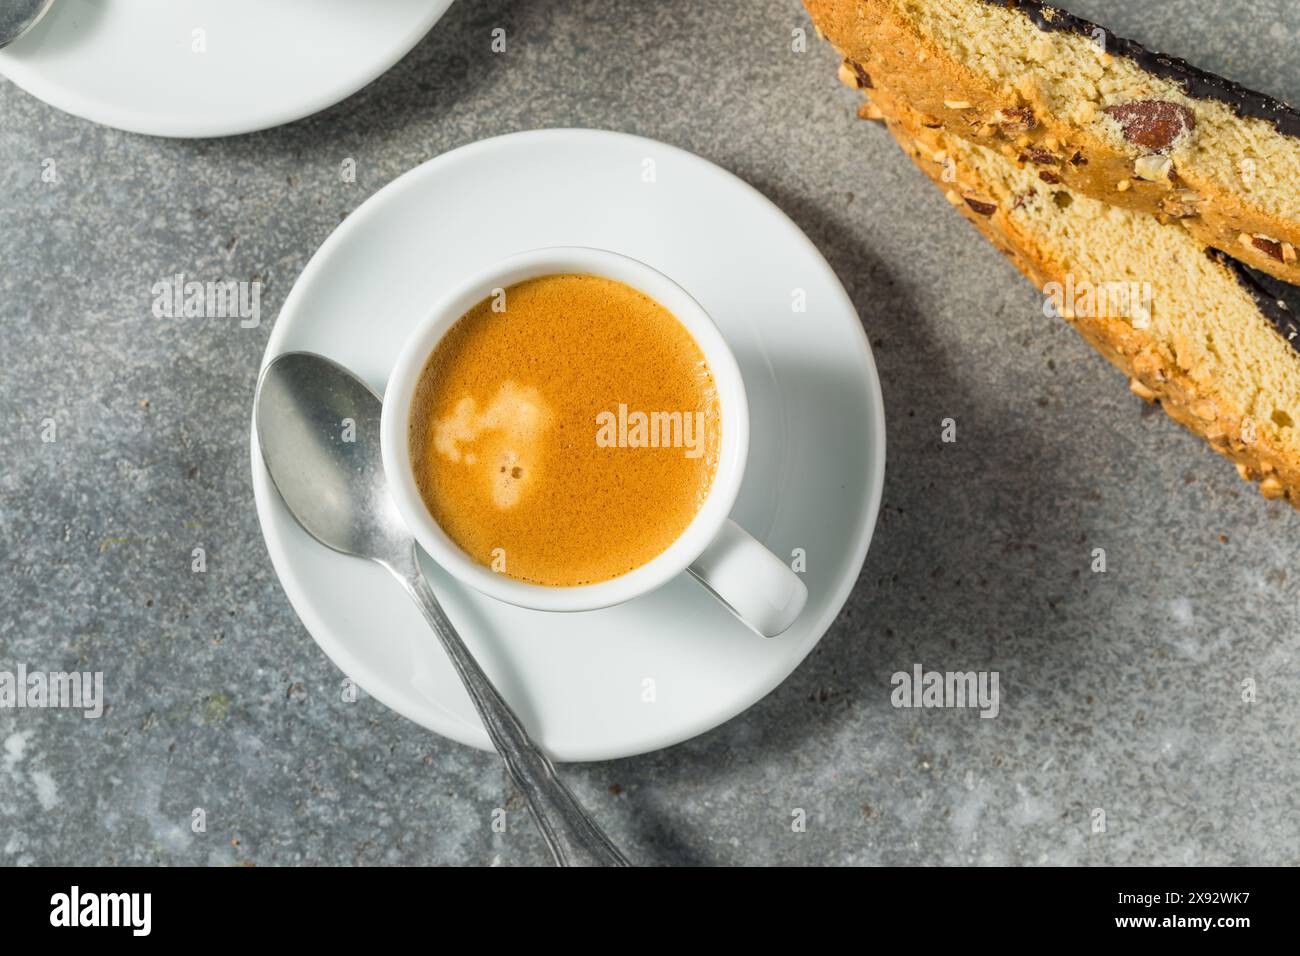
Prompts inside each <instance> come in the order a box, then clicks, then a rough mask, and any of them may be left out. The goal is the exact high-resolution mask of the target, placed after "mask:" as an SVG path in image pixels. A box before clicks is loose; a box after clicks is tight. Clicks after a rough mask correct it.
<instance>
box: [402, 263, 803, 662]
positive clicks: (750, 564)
mask: <svg viewBox="0 0 1300 956" xmlns="http://www.w3.org/2000/svg"><path fill="white" fill-rule="evenodd" d="M556 274H568V275H595V276H603V277H605V278H607V279H615V280H617V281H619V282H623V283H625V284H627V285H629V286H631V287H632V288H634V289H638V290H640V291H641V292H643V293H645V294H646V295H648V296H650V297H651V298H652V299H654V300H655V301H657V302H659V303H660V304H661V305H663V306H664V307H665V308H666V309H668V311H670V312H671V313H672V314H673V315H674V316H676V317H677V320H678V321H679V322H681V324H682V325H683V326H685V327H686V329H687V331H689V332H690V333H691V335H692V336H693V337H694V339H695V341H696V343H698V345H699V346H700V350H701V351H702V352H703V353H704V358H705V360H706V361H707V362H708V364H709V368H710V369H711V370H712V372H713V378H714V382H715V384H716V386H717V389H718V404H719V407H720V408H721V413H722V449H721V454H720V456H719V460H718V466H717V471H716V473H715V474H714V476H713V484H712V486H711V487H710V489H709V493H708V497H706V498H705V500H704V503H703V504H702V505H701V506H700V509H699V511H697V512H696V514H695V518H694V519H693V520H692V521H691V523H690V524H689V525H687V527H686V530H685V531H683V532H682V534H681V535H680V536H679V537H678V538H677V540H676V541H674V542H673V543H672V544H671V545H669V546H668V548H667V549H666V550H664V551H663V552H662V553H660V554H659V555H658V556H657V557H655V558H653V559H651V560H650V561H648V562H646V563H645V564H643V565H641V566H640V567H638V568H635V569H633V570H632V571H629V572H627V573H626V574H623V575H620V576H619V577H616V578H612V579H610V580H608V581H601V582H600V583H598V584H585V585H579V586H575V587H547V586H543V585H538V584H531V583H528V582H526V581H520V580H518V579H515V578H510V577H507V576H506V575H504V574H500V573H497V572H495V571H492V570H491V569H490V568H487V567H485V566H484V565H482V564H480V563H478V562H477V561H475V560H474V559H473V558H471V557H470V556H469V555H468V554H466V553H465V552H464V551H462V550H461V549H460V547H459V546H458V545H457V544H456V543H455V542H453V541H452V540H451V538H450V537H448V536H447V534H446V532H444V531H443V530H442V528H441V527H440V526H439V525H438V523H437V521H435V520H434V518H433V516H432V515H431V514H430V513H429V509H428V507H427V506H426V505H425V503H424V499H423V498H422V497H421V496H420V491H419V488H418V487H417V485H416V481H415V470H414V468H413V465H412V462H411V448H410V437H409V435H410V421H411V403H412V401H413V399H414V396H415V391H416V386H417V384H418V383H419V381H420V376H421V374H422V372H423V371H424V367H425V365H426V363H427V362H428V360H429V356H430V355H432V353H433V350H434V348H435V347H436V346H437V344H438V343H439V341H441V340H442V337H443V336H444V335H445V334H446V333H447V331H448V330H449V329H451V327H452V326H453V325H455V323H456V321H457V320H458V319H460V317H461V316H463V315H464V314H465V313H466V312H468V311H469V310H470V309H471V308H473V307H474V306H475V305H477V304H478V303H479V302H482V301H483V300H484V299H486V298H488V297H490V296H491V295H493V293H494V290H497V289H504V288H506V287H508V286H511V285H514V284H515V283H517V282H523V281H524V280H526V279H534V278H538V277H541V276H547V275H556ZM595 427H596V423H595V422H593V423H592V429H593V436H594V433H595ZM381 431H382V434H381V444H382V449H383V458H384V471H385V473H386V475H387V479H388V487H389V489H390V491H391V493H392V497H393V500H394V501H395V503H396V504H397V509H398V511H399V512H400V513H401V515H402V518H403V519H404V520H405V521H406V523H407V525H408V526H409V527H410V529H411V531H412V533H413V534H414V535H415V539H416V541H418V542H419V543H420V546H421V547H423V548H424V550H425V551H427V552H428V554H429V556H430V557H432V558H433V560H434V561H435V562H437V563H438V564H439V565H440V566H442V567H443V568H444V569H446V570H447V571H448V572H449V573H451V574H452V575H453V576H454V577H456V578H457V579H458V580H460V581H461V582H462V583H464V584H467V585H469V586H470V587H472V588H475V589H476V590H478V591H481V592H483V593H484V594H487V595H489V596H490V597H494V598H497V599H498V600H501V601H505V602H507V603H510V604H515V605H518V606H520V607H527V608H534V609H536V610H539V611H589V610H595V609H596V608H602V607H609V606H611V605H614V604H620V603H622V602H624V601H630V600H632V599H633V598H636V597H639V596H640V595H642V594H647V593H649V592H650V591H653V590H655V589H656V588H658V587H660V586H661V585H663V584H666V583H667V582H668V581H670V580H672V579H673V578H675V577H677V576H678V575H679V574H682V573H684V572H687V571H689V572H690V573H691V574H692V575H694V576H695V577H696V578H697V579H699V581H700V582H701V583H702V584H703V585H704V586H705V587H706V588H707V589H708V590H709V591H710V592H712V593H713V595H714V596H715V597H717V598H718V599H719V600H720V601H722V603H723V604H725V605H726V606H727V607H728V608H730V609H731V611H732V612H733V613H734V614H735V615H736V616H737V617H738V618H740V619H741V620H742V621H744V622H745V623H746V624H748V625H749V626H750V627H751V628H752V629H754V630H755V631H757V632H758V633H759V634H762V635H764V636H766V637H775V636H776V635H778V634H780V633H781V632H782V631H784V630H785V629H786V628H788V627H789V626H790V625H791V624H792V623H793V622H794V620H795V618H796V617H798V616H799V612H800V611H801V610H802V609H803V606H804V603H805V602H806V601H807V598H808V590H807V588H805V587H804V583H803V581H802V580H800V578H799V576H798V575H797V574H795V572H794V571H792V570H791V569H790V568H789V567H788V566H787V565H786V564H785V562H783V561H782V560H781V559H780V558H778V557H777V556H776V555H774V554H773V553H772V552H771V551H769V550H767V548H765V547H763V545H761V544H759V543H758V542H757V541H756V540H754V538H753V537H751V536H750V535H749V534H748V533H747V532H746V531H745V530H744V529H743V528H741V527H740V526H739V525H738V524H736V523H735V522H734V521H732V520H731V519H730V518H729V517H728V515H729V514H730V513H731V509H732V507H733V506H734V505H735V503H736V496H737V495H738V494H739V492H740V482H741V479H742V477H743V476H744V472H745V459H746V456H747V454H748V451H749V405H748V403H747V401H746V399H745V385H744V382H743V381H742V380H741V377H740V369H739V367H737V365H736V359H735V357H734V356H733V355H732V354H731V350H730V349H729V348H728V347H727V343H726V342H725V341H723V338H722V334H721V333H720V332H719V331H718V328H717V326H715V325H714V324H713V321H712V320H711V319H710V318H709V316H708V313H706V312H705V311H704V308H703V307H702V306H701V305H700V304H699V303H698V302H696V301H695V299H693V298H691V296H690V294H689V293H688V292H687V291H686V290H685V289H683V288H682V287H681V286H679V285H678V284H677V283H676V282H674V281H673V280H672V279H670V278H668V277H667V276H666V275H664V274H663V273H661V272H659V271H657V270H655V269H653V268H651V267H650V266H648V265H646V264H645V263H643V262H639V261H637V260H636V259H631V258H628V257H627V256H623V255H619V254H617V253H613V252H607V251H604V250H601V249H587V248H581V247H557V248H549V249H535V250H533V251H531V252H524V253H520V254H519V255H515V256H511V257H510V258H508V259H505V260H503V261H501V262H498V263H497V264H496V265H494V266H491V267H490V268H488V269H485V270H484V271H482V272H480V273H479V274H478V275H476V276H473V277H471V278H469V279H468V280H467V281H465V282H464V283H463V284H461V285H460V286H459V287H458V288H457V289H455V290H454V291H453V292H451V293H450V294H449V295H447V296H445V297H444V298H443V299H442V301H441V302H439V303H438V304H437V305H436V307H435V308H434V309H433V311H432V312H431V313H430V314H429V316H428V317H427V318H425V319H424V321H422V322H421V323H420V324H419V326H418V327H417V328H416V329H415V331H414V332H413V333H412V334H411V336H410V338H408V339H407V340H406V343H405V345H403V346H402V350H401V352H400V353H399V355H398V357H397V364H396V365H395V366H394V367H393V371H392V374H391V375H390V376H389V379H388V388H387V391H386V392H385V394H384V411H383V421H382V428H381ZM610 546H611V547H612V548H617V546H618V542H616V541H611V542H610Z"/></svg>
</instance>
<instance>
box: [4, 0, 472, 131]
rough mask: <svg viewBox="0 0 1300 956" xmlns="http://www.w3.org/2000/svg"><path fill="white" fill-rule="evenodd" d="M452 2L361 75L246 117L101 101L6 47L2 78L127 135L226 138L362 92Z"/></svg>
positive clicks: (432, 11)
mask: <svg viewBox="0 0 1300 956" xmlns="http://www.w3.org/2000/svg"><path fill="white" fill-rule="evenodd" d="M454 2H455V0H429V12H428V13H427V14H426V15H425V16H424V17H423V18H421V19H420V20H419V21H418V22H417V24H416V25H415V26H414V27H413V28H412V29H411V32H410V34H409V36H407V37H406V38H405V39H404V40H402V41H401V42H399V43H397V44H396V46H395V47H394V48H393V52H392V55H389V56H384V57H381V58H379V59H377V60H376V61H375V62H374V63H373V64H371V65H370V66H369V67H367V68H366V69H365V70H362V71H361V72H360V73H358V74H357V75H355V76H349V78H348V79H346V80H343V81H340V82H338V83H336V84H334V85H332V86H327V87H325V88H324V91H323V92H316V91H315V90H313V91H312V95H311V97H310V98H304V99H303V101H302V102H301V103H299V104H298V105H296V106H292V107H289V106H282V107H280V108H273V109H269V110H267V111H265V112H258V113H252V112H251V111H250V113H249V114H248V115H246V116H245V117H244V118H243V119H240V120H237V121H236V120H234V119H231V118H226V119H223V120H216V121H209V120H205V119H202V118H199V119H190V118H186V117H180V116H160V115H157V114H154V113H141V112H138V111H135V110H132V109H131V108H130V107H124V106H118V105H113V104H101V103H98V102H97V101H95V100H93V99H92V98H90V97H88V96H87V95H86V94H85V93H83V92H81V91H80V90H74V89H69V88H68V87H66V86H64V85H62V84H57V83H53V82H52V81H49V80H47V78H46V77H44V76H42V75H41V73H40V71H39V70H36V69H33V68H31V67H30V66H28V65H27V64H26V63H25V62H23V61H22V60H20V59H18V58H16V57H13V56H6V55H4V52H3V51H0V76H2V77H4V78H5V79H7V80H8V81H9V82H11V83H13V84H14V86H16V87H18V88H19V89H20V90H22V91H23V92H25V93H27V94H28V95H29V96H33V97H35V98H36V99H38V100H40V101H41V102H42V103H45V104H46V105H47V106H52V107H53V108H54V109H57V110H59V111H61V112H64V113H67V114H69V115H70V116H75V117H77V118H78V119H82V120H86V121H87V122H90V123H95V124H96V125H99V126H106V127H109V128H111V129H117V130H121V131H123V132H126V133H134V134H138V135H142V136H156V137H162V138H167V139H216V138H218V137H223V136H244V135H247V134H249V133H259V132H262V131H263V130H268V129H274V128H275V127H277V126H286V125H288V124H289V123H295V122H297V121H298V120H301V119H306V118H307V117H309V116H314V115H315V114H317V113H319V112H321V111H322V110H326V109H329V108H330V107H331V106H335V105H336V104H338V103H342V102H343V101H344V100H346V99H348V98H349V97H350V96H353V95H354V94H356V93H359V92H360V91H361V90H363V89H365V88H366V87H367V86H369V85H370V84H371V83H373V82H375V80H377V79H379V77H381V76H383V75H384V74H385V73H387V72H388V71H389V70H391V69H392V68H393V67H394V66H396V65H397V64H398V63H399V62H401V60H403V59H404V58H405V57H406V56H407V54H409V53H410V52H411V51H412V50H414V49H415V47H416V46H417V45H419V43H420V41H421V40H422V39H424V37H426V36H427V35H428V34H429V31H430V30H432V29H433V28H434V27H435V26H436V25H437V23H438V21H439V20H441V19H442V18H443V16H444V15H446V13H447V11H448V10H449V9H451V5H452V4H453V3H454ZM218 9H220V5H218ZM15 74H17V75H15ZM19 77H21V79H19Z"/></svg>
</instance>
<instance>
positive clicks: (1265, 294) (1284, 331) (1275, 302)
mask: <svg viewBox="0 0 1300 956" xmlns="http://www.w3.org/2000/svg"><path fill="white" fill-rule="evenodd" d="M1205 254H1206V255H1207V256H1209V257H1210V258H1211V259H1213V260H1214V261H1215V262H1218V263H1219V264H1221V265H1223V266H1224V267H1225V268H1227V270H1228V271H1229V272H1231V273H1232V274H1233V276H1234V277H1236V279H1237V282H1239V283H1240V284H1241V287H1242V288H1243V289H1245V290H1246V291H1247V292H1249V293H1250V296H1251V298H1252V299H1254V300H1255V305H1256V307H1257V308H1258V309H1259V311H1260V313H1261V314H1262V315H1263V316H1264V318H1266V319H1268V321H1269V324H1270V325H1272V326H1273V328H1274V329H1275V330H1277V334H1278V335H1280V336H1282V338H1284V339H1286V340H1287V341H1288V342H1290V343H1291V348H1293V349H1295V350H1296V351H1297V352H1300V316H1297V315H1296V314H1295V313H1294V312H1292V311H1291V309H1290V308H1289V307H1288V306H1287V304H1286V303H1285V302H1283V301H1282V300H1281V299H1279V298H1278V297H1277V296H1275V295H1273V294H1272V293H1270V292H1269V291H1268V290H1267V289H1265V288H1264V287H1263V286H1262V285H1260V284H1259V282H1257V281H1256V280H1255V277H1254V276H1252V275H1251V274H1250V271H1249V270H1248V269H1247V268H1246V267H1245V266H1244V265H1242V264H1241V263H1240V262H1238V261H1237V260H1236V259H1234V258H1232V256H1230V255H1228V254H1227V253H1224V252H1220V251H1219V250H1218V249H1206V250H1205Z"/></svg>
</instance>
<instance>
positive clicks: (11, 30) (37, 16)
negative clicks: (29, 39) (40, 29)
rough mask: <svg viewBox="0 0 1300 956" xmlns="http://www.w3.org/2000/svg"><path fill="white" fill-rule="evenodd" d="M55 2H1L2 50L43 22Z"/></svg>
mask: <svg viewBox="0 0 1300 956" xmlns="http://www.w3.org/2000/svg"><path fill="white" fill-rule="evenodd" d="M53 3H54V0H0V49H3V48H4V47H7V46H8V45H9V44H11V43H13V42H14V41H15V40H17V39H18V38H19V37H20V36H22V35H23V34H24V33H26V32H27V31H28V30H30V29H31V28H32V27H34V26H36V24H38V23H40V22H41V17H43V16H45V11H47V10H49V9H50V5H51V4H53Z"/></svg>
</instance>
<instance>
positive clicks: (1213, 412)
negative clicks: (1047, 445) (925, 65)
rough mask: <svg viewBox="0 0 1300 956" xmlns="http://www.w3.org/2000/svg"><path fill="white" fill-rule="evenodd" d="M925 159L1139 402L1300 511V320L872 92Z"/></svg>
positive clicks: (1144, 227)
mask: <svg viewBox="0 0 1300 956" xmlns="http://www.w3.org/2000/svg"><path fill="white" fill-rule="evenodd" d="M871 100H872V104H873V105H874V106H875V108H876V109H875V113H876V115H878V117H879V118H881V119H884V120H885V122H886V124H887V125H888V126H889V129H890V131H891V132H892V133H893V134H894V136H895V138H896V139H897V140H898V141H899V143H900V144H901V145H902V146H903V148H904V149H905V150H906V151H907V152H908V153H909V154H910V155H911V156H912V158H913V160H914V161H915V162H916V164H917V165H918V166H919V167H920V168H921V169H922V170H923V171H924V172H925V173H926V174H928V175H929V176H930V178H931V179H933V180H934V181H935V183H936V185H938V186H939V187H940V188H941V189H942V190H943V191H944V193H945V194H946V195H947V197H948V200H949V202H951V203H952V205H953V206H955V207H956V208H957V209H958V210H960V211H961V212H962V214H964V215H965V216H966V218H967V219H969V220H971V222H973V223H974V224H975V225H976V226H977V227H978V228H979V229H980V231H982V232H983V233H984V234H985V235H986V236H987V237H988V238H989V239H990V240H992V242H993V244H994V245H996V246H997V247H998V248H999V249H1001V250H1002V251H1003V252H1004V253H1006V254H1007V255H1008V256H1009V257H1010V258H1011V260H1012V261H1013V262H1014V263H1015V264H1016V266H1017V267H1018V268H1019V269H1020V271H1021V272H1023V273H1024V274H1025V275H1026V276H1027V277H1028V278H1029V279H1030V280H1032V281H1033V282H1034V283H1035V284H1036V285H1037V286H1038V287H1039V288H1040V289H1042V290H1043V291H1044V292H1045V293H1046V294H1047V295H1048V297H1049V300H1050V301H1051V303H1052V306H1053V307H1054V309H1053V310H1054V311H1055V312H1056V313H1057V314H1059V315H1061V316H1063V317H1064V318H1066V320H1067V321H1069V322H1070V323H1071V324H1073V325H1074V326H1075V328H1077V329H1078V330H1079V332H1080V333H1081V334H1082V335H1083V336H1084V338H1086V339H1087V340H1088V341H1089V342H1090V343H1092V345H1093V346H1094V347H1096V348H1097V350H1098V351H1100V352H1101V353H1102V354H1103V355H1104V356H1105V357H1106V358H1107V359H1109V360H1110V362H1111V363H1112V364H1114V365H1116V366H1117V367H1118V368H1120V369H1121V370H1122V371H1123V372H1124V374H1126V375H1127V376H1129V379H1130V381H1129V386H1130V388H1131V389H1132V390H1133V391H1134V392H1135V393H1137V394H1138V395H1139V396H1141V397H1142V398H1144V399H1146V400H1148V401H1157V402H1159V403H1160V404H1161V406H1162V407H1163V408H1164V410H1165V411H1166V412H1167V413H1168V414H1169V416H1170V417H1171V418H1173V419H1174V420H1175V421H1177V422H1179V423H1181V424H1182V425H1185V426H1186V427H1187V428H1189V429H1191V430H1192V431H1194V432H1196V433H1197V434H1199V435H1201V436H1203V437H1204V438H1205V439H1206V441H1208V442H1209V443H1210V445H1211V446H1212V447H1213V448H1214V449H1215V450H1216V451H1218V452H1219V453H1221V454H1223V455H1226V456H1227V457H1228V458H1230V459H1232V460H1233V461H1234V462H1236V464H1237V471H1238V473H1239V474H1240V475H1241V476H1242V478H1245V479H1247V480H1253V481H1258V482H1259V488H1260V491H1261V492H1262V493H1263V494H1264V497H1266V498H1286V499H1287V500H1288V501H1289V502H1290V503H1291V504H1292V505H1295V506H1297V507H1300V323H1297V321H1296V316H1295V315H1294V314H1293V313H1292V312H1290V311H1289V310H1288V309H1287V308H1286V306H1285V305H1284V304H1283V303H1281V302H1278V301H1277V300H1276V299H1274V298H1272V297H1270V296H1269V295H1268V294H1267V293H1266V292H1265V291H1264V290H1263V289H1262V288H1261V287H1260V286H1259V285H1258V284H1257V283H1255V282H1254V281H1253V280H1251V279H1250V278H1249V276H1248V275H1247V274H1246V272H1245V270H1244V269H1243V268H1242V266H1241V265H1240V263H1238V262H1236V261H1235V260H1233V259H1230V258H1228V257H1227V256H1224V255H1223V254H1221V253H1219V252H1215V251H1213V250H1207V249H1206V248H1205V247H1203V246H1202V245H1201V244H1200V243H1198V242H1197V241H1196V240H1195V239H1194V238H1193V237H1192V236H1191V235H1189V234H1188V233H1187V232H1185V231H1183V230H1181V229H1170V228H1168V227H1165V226H1162V225H1160V223H1158V222H1157V221H1156V220H1155V219H1154V218H1153V217H1151V216H1148V215H1146V214H1144V213H1139V212H1134V211H1132V210H1127V209H1121V208H1119V207H1116V206H1112V205H1110V204H1108V203H1103V202H1099V201H1097V200H1095V199H1090V198H1089V197H1087V196H1084V195H1082V194H1080V193H1076V192H1073V191H1072V190H1070V189H1069V188H1068V187H1066V186H1064V185H1063V184H1058V183H1047V182H1044V181H1043V180H1042V179H1040V178H1039V177H1038V175H1037V171H1036V170H1035V169H1033V168H1032V167H1020V166H1017V165H1016V164H1015V163H1014V162H1013V161H1011V160H1009V159H1007V157H1005V156H1003V155H1002V154H1001V153H998V152H995V151H993V150H990V149H988V148H986V147H982V146H978V145H975V144H972V143H970V142H968V141H966V140H964V139H962V138H960V137H957V136H953V135H951V134H949V133H947V132H946V131H944V130H942V129H931V128H927V126H926V125H925V116H924V114H922V113H919V112H918V111H916V110H912V109H910V108H909V107H908V106H906V104H904V103H902V102H901V101H899V100H897V99H894V98H893V97H892V96H891V94H890V92H889V91H886V90H884V89H879V88H878V89H877V90H875V91H873V92H872V94H871Z"/></svg>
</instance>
